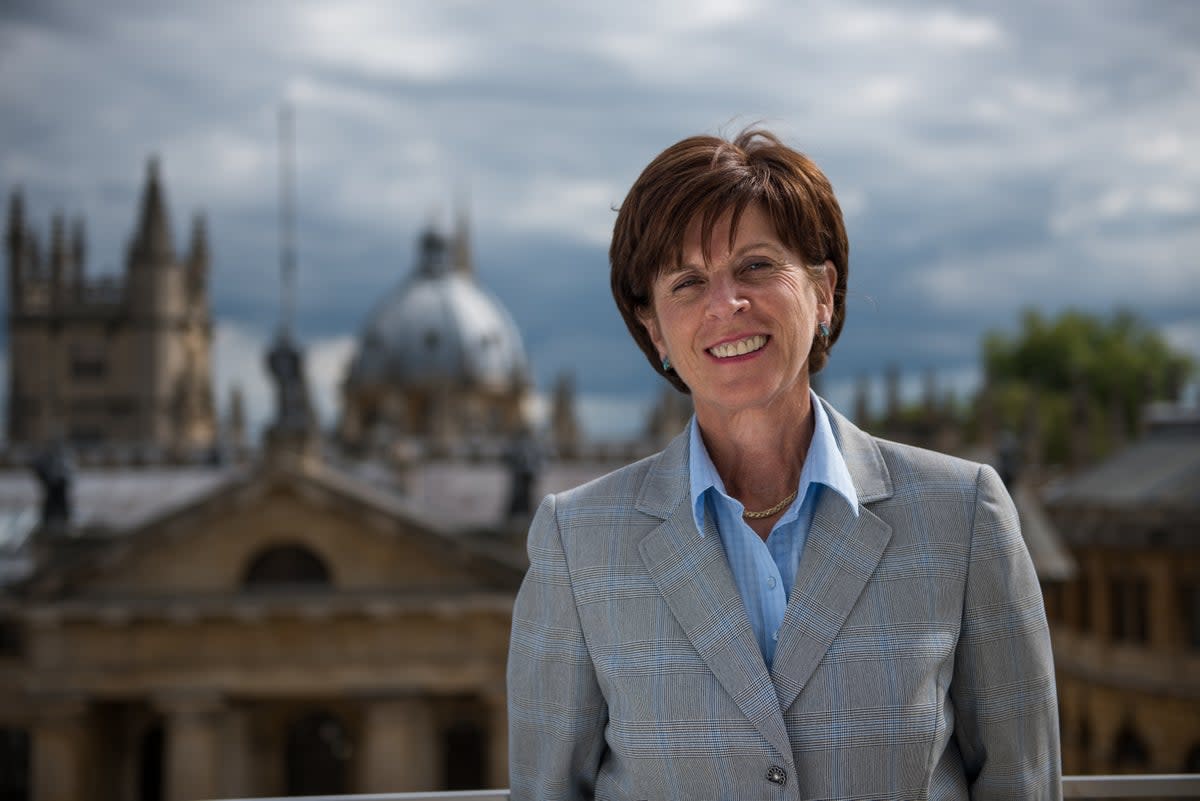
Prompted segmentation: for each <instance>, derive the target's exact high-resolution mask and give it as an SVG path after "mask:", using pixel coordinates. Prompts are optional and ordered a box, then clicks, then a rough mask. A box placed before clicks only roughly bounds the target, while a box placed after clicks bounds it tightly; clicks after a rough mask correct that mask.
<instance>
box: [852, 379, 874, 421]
mask: <svg viewBox="0 0 1200 801" xmlns="http://www.w3.org/2000/svg"><path fill="white" fill-rule="evenodd" d="M870 392H871V386H870V382H869V381H868V379H867V376H866V375H865V374H864V373H859V374H858V380H857V381H856V382H855V383H854V424H855V425H856V426H858V427H859V428H867V427H869V426H870V425H871V419H870V418H871V400H870Z"/></svg>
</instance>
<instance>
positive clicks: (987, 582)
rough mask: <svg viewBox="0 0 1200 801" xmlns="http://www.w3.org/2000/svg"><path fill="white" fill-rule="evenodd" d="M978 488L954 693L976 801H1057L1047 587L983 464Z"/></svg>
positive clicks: (1005, 496) (996, 479)
mask: <svg viewBox="0 0 1200 801" xmlns="http://www.w3.org/2000/svg"><path fill="white" fill-rule="evenodd" d="M975 490H976V500H975V518H974V522H973V525H972V532H971V556H970V562H969V565H968V569H967V571H968V572H967V582H966V590H965V594H964V599H963V618H962V629H961V632H960V635H959V643H958V651H957V655H956V659H955V668H954V676H953V679H952V681H951V686H950V694H951V697H952V699H953V703H954V710H955V738H956V741H957V743H958V747H959V750H960V752H961V754H962V759H963V765H964V768H965V770H966V778H967V782H968V784H969V785H970V787H971V798H972V799H976V801H979V800H980V799H985V800H990V799H996V800H997V801H999V800H1000V799H1013V798H1021V799H1031V800H1034V801H1036V800H1037V799H1060V798H1061V797H1062V768H1061V762H1060V755H1059V730H1058V703H1057V696H1056V693H1055V687H1054V660H1053V656H1052V654H1051V650H1050V632H1049V628H1048V626H1047V624H1046V613H1045V609H1044V607H1043V605H1042V593H1041V588H1040V586H1039V584H1038V579H1037V575H1036V573H1035V572H1034V569H1033V561H1032V560H1031V559H1030V558H1029V552H1028V550H1027V549H1026V547H1025V542H1024V540H1023V539H1022V537H1021V528H1020V522H1019V520H1018V517H1017V510H1016V508H1015V507H1014V506H1013V502H1012V499H1011V498H1009V495H1008V492H1007V491H1006V490H1005V488H1004V484H1003V483H1002V482H1001V481H1000V478H999V476H998V475H996V471H995V470H993V469H992V468H991V467H987V466H982V467H981V468H980V469H979V472H978V473H977V475H976V484H975Z"/></svg>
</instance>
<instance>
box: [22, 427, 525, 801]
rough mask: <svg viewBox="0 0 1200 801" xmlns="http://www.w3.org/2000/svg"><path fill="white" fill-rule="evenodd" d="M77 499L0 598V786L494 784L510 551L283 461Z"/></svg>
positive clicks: (100, 800) (110, 484)
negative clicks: (62, 525)
mask: <svg viewBox="0 0 1200 801" xmlns="http://www.w3.org/2000/svg"><path fill="white" fill-rule="evenodd" d="M19 483H20V482H19V478H17V477H13V476H8V477H5V478H4V479H2V480H0V492H2V493H4V494H5V496H6V497H4V498H3V499H0V503H3V504H4V505H5V506H6V507H8V508H12V506H13V505H15V499H14V496H15V495H18V494H20V493H21V491H22V487H20V486H19ZM27 484H28V485H32V481H31V480H28V479H27ZM23 489H24V492H25V494H26V495H29V494H36V487H33V486H26V487H24V488H23ZM76 489H77V492H76V495H77V496H78V503H77V507H78V515H77V517H78V519H79V522H78V524H77V525H74V526H72V527H70V528H69V529H65V530H59V531H47V530H46V529H44V528H43V529H39V530H37V531H36V532H35V533H34V534H33V537H32V542H31V546H32V548H33V550H34V552H35V558H36V562H35V564H34V565H33V568H32V571H31V573H30V574H29V575H28V577H27V578H25V579H24V581H22V582H21V583H20V584H18V585H17V586H15V587H10V591H9V592H8V593H6V594H4V595H3V596H0V598H2V600H0V632H2V634H3V636H0V644H2V647H0V773H4V774H7V777H8V778H7V779H5V780H0V794H3V793H4V792H7V794H6V795H4V796H3V797H5V798H13V799H31V800H32V801H78V799H83V798H87V799H91V800H93V801H120V800H124V799H129V800H131V801H150V800H151V799H165V800H166V801H184V799H202V798H216V797H246V796H255V795H301V794H316V793H351V792H371V791H380V792H381V791H391V792H394V791H401V790H429V789H454V788H468V787H473V788H477V787H482V786H494V787H499V786H504V785H505V784H506V782H507V775H506V770H507V765H506V761H505V753H506V747H507V746H506V722H505V711H504V664H505V654H506V652H507V645H508V631H509V621H510V616H511V607H512V598H513V595H514V593H515V590H516V587H517V584H518V582H519V581H520V578H521V575H522V572H523V564H522V563H521V562H520V560H519V558H518V557H519V552H518V551H516V550H512V549H497V548H495V547H493V545H492V544H491V543H489V542H488V541H487V540H486V538H472V537H469V536H466V535H462V534H458V533H455V532H453V531H450V530H448V529H446V528H445V527H443V526H440V525H438V524H436V523H434V522H433V521H431V520H428V519H426V518H425V517H424V516H423V515H422V513H421V512H420V510H419V509H416V508H415V507H414V506H413V505H412V504H410V503H407V502H406V501H405V500H404V499H402V498H397V497H395V496H393V495H389V494H387V493H382V492H378V491H376V490H375V489H373V488H371V487H370V486H368V485H366V484H364V483H363V482H361V481H358V480H356V479H354V478H353V477H351V476H347V475H346V474H344V473H342V472H340V471H338V470H337V469H335V468H332V467H330V466H328V465H325V464H322V463H320V462H318V461H315V460H312V459H305V458H302V454H301V453H299V452H292V451H289V450H287V449H283V448H281V449H279V450H277V451H276V450H272V451H268V453H267V454H265V455H264V458H263V459H261V460H260V461H259V462H258V463H257V464H255V465H253V466H250V467H238V466H232V467H225V468H199V467H193V468H162V469H141V470H134V469H130V468H125V469H107V470H95V471H84V472H83V473H82V474H81V475H80V476H79V478H78V487H77V488H76ZM18 776H23V777H24V779H23V781H24V782H25V786H24V787H13V786H9V787H5V786H4V782H5V781H8V782H10V783H15V782H16V781H17V780H18V779H17V777H18Z"/></svg>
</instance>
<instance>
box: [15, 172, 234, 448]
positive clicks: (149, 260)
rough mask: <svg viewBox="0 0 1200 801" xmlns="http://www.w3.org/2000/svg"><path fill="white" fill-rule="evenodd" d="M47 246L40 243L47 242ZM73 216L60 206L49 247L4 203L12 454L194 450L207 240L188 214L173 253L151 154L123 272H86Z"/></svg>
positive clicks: (206, 332)
mask: <svg viewBox="0 0 1200 801" xmlns="http://www.w3.org/2000/svg"><path fill="white" fill-rule="evenodd" d="M47 250H48V252H47ZM86 255H87V254H86V247H85V240H84V233H83V224H82V222H77V223H76V224H75V225H74V226H73V230H72V232H71V233H70V235H69V236H68V232H67V230H66V223H65V221H64V219H63V217H62V216H61V215H56V216H55V217H54V220H53V223H52V225H51V231H50V237H49V248H48V249H46V248H44V246H43V245H42V243H41V241H40V239H39V237H38V236H37V235H36V233H35V232H34V231H33V229H32V227H31V226H30V224H29V222H28V221H27V220H26V217H25V210H24V202H23V198H22V195H21V193H20V192H19V191H15V192H14V193H13V195H12V199H11V201H10V204H9V214H8V227H7V257H8V298H9V309H8V342H9V349H8V354H9V403H8V421H7V434H8V444H9V447H10V449H15V450H16V451H17V452H20V451H21V450H22V449H24V450H32V449H37V448H40V447H42V446H43V445H44V444H45V443H47V442H52V441H66V442H69V443H70V444H71V445H72V447H73V448H74V449H75V450H76V451H77V452H79V453H80V454H81V455H83V454H88V453H94V452H97V451H107V452H110V453H111V452H113V451H121V452H124V453H126V454H127V455H128V458H131V459H144V460H150V461H161V460H162V459H164V458H170V459H175V460H186V459H194V458H196V457H197V456H198V455H200V454H204V453H206V452H207V451H209V450H210V449H211V448H212V447H213V445H214V443H215V440H216V435H217V429H216V414H215V410H214V406H213V397H212V386H211V378H210V374H211V367H210V352H211V345H212V323H211V315H210V313H209V300H208V272H209V250H208V241H207V234H206V231H205V225H204V219H203V218H202V217H200V216H197V217H196V218H195V222H194V224H193V227H192V235H191V242H190V245H189V247H188V250H187V253H186V254H185V255H183V256H182V258H180V257H178V256H177V254H176V251H175V245H174V241H173V238H172V235H171V224H170V217H169V215H168V212H167V204H166V199H165V195H164V192H163V189H162V186H161V184H160V180H159V171H158V163H157V161H156V160H153V159H152V160H151V161H150V163H149V167H148V169H147V175H146V182H145V187H144V189H143V191H142V199H141V209H140V214H139V218H138V221H137V226H136V229H135V231H134V234H133V237H132V239H131V241H130V244H129V250H128V253H127V255H126V260H125V272H124V275H123V276H121V277H119V278H118V277H112V276H103V277H100V278H98V279H91V278H89V277H88V276H87V275H86V274H85V266H86Z"/></svg>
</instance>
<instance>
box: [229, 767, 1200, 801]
mask: <svg viewBox="0 0 1200 801" xmlns="http://www.w3.org/2000/svg"><path fill="white" fill-rule="evenodd" d="M1063 798H1079V799H1093V798H1097V799H1098V798H1172V799H1174V798H1200V773H1181V774H1159V775H1146V776H1064V777H1063ZM230 801H509V798H508V790H454V791H449V792H441V793H376V794H374V795H319V796H318V795H306V796H291V797H289V798H254V799H236V800H234V799H231V800H230Z"/></svg>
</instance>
